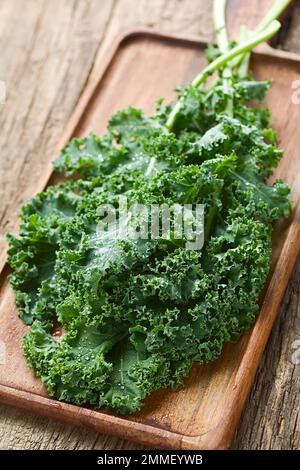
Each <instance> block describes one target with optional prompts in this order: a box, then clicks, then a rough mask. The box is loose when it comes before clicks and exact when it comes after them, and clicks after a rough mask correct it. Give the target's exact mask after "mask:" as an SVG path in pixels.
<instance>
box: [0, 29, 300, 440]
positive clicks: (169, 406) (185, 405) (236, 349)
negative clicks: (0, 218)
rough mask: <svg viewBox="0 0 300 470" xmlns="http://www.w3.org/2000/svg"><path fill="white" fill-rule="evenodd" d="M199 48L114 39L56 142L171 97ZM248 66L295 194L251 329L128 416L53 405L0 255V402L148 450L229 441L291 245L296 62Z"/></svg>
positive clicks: (272, 60) (299, 73)
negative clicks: (260, 88)
mask: <svg viewBox="0 0 300 470" xmlns="http://www.w3.org/2000/svg"><path fill="white" fill-rule="evenodd" d="M204 47H205V45H204V44H202V43H201V42H199V41H197V40H194V39H187V38H179V37H173V36H167V35H162V34H159V33H154V32H151V31H147V30H142V31H132V32H131V33H128V34H127V35H125V36H123V37H122V38H121V39H119V40H118V41H117V42H116V44H115V45H114V46H113V48H112V50H111V53H110V54H109V55H108V57H107V61H106V63H105V64H103V68H102V70H101V71H100V74H99V77H98V79H97V80H96V81H95V83H94V84H92V85H91V86H90V87H89V88H88V89H87V90H86V91H85V93H84V95H83V96H82V99H81V100H80V102H79V104H78V106H77V109H76V111H75V113H74V115H73V117H72V118H71V120H70V122H69V124H68V126H67V129H66V132H65V134H64V136H63V139H62V141H61V142H60V146H62V145H63V144H64V143H66V142H67V141H68V140H69V138H70V137H72V136H74V135H76V136H81V135H84V134H87V133H88V132H90V131H94V132H97V133H103V132H104V131H105V127H106V123H107V120H108V118H109V116H110V115H111V114H112V113H114V112H115V111H117V110H119V109H120V108H123V107H126V106H127V105H129V104H133V105H135V106H137V107H142V108H144V109H145V110H146V112H148V113H151V112H153V110H154V107H155V100H156V98H157V97H159V96H164V97H166V99H167V100H169V99H172V98H174V93H173V92H172V90H173V88H174V85H175V84H182V83H187V82H189V81H190V79H191V78H192V77H193V76H194V75H195V74H196V73H198V72H199V70H200V69H201V68H202V67H203V66H204V63H205V60H204ZM252 69H253V71H254V74H255V76H256V78H258V79H269V78H273V79H274V85H273V87H272V89H271V91H270V92H269V94H268V100H267V101H268V103H267V104H268V106H269V107H270V108H271V109H272V111H273V114H274V126H275V128H276V129H277V131H278V133H279V136H280V142H279V143H280V146H281V147H283V148H284V150H285V158H284V159H283V160H282V162H281V164H280V167H279V168H278V169H277V170H276V173H275V177H279V176H280V177H283V178H284V179H285V180H286V181H287V182H288V183H289V185H290V186H291V187H292V197H293V200H294V210H293V213H292V215H291V217H290V219H289V221H285V222H284V223H278V224H277V225H276V227H275V232H274V257H273V265H272V271H271V274H270V277H269V282H268V286H267V288H266V290H265V294H264V298H263V301H262V305H261V311H260V314H259V317H258V319H257V322H256V324H255V325H254V327H253V329H252V330H251V331H250V332H249V333H248V334H246V335H245V336H244V337H243V338H242V339H241V340H240V341H239V342H238V343H236V344H230V345H226V346H225V347H224V350H223V353H222V356H221V357H220V359H219V360H218V361H216V362H214V363H212V364H209V365H206V366H197V365H196V366H194V367H193V369H192V371H191V373H190V375H189V377H188V378H187V379H186V381H185V385H184V387H182V388H181V389H180V390H178V391H177V392H171V391H169V390H159V391H157V392H155V393H153V394H152V395H151V397H149V398H148V399H147V400H146V401H145V406H144V408H143V410H142V411H141V412H139V413H136V414H134V415H132V416H123V417H118V416H116V415H114V414H113V413H110V412H106V411H105V410H103V411H94V410H91V409H89V408H85V407H77V406H74V405H70V404H66V403H62V402H58V401H56V400H53V399H50V398H49V397H48V396H47V392H46V390H45V389H44V387H43V385H42V384H41V382H40V381H39V380H37V379H36V378H35V377H34V375H33V373H32V372H31V371H30V370H29V369H28V367H27V365H26V362H25V360H24V357H23V352H22V348H21V339H22V336H23V335H24V334H25V332H26V329H27V328H26V326H24V324H23V323H22V321H21V320H19V319H18V317H17V309H16V307H15V303H14V295H13V292H12V290H11V288H10V287H9V285H8V282H7V274H8V272H9V270H8V267H7V266H6V264H5V253H4V254H3V255H2V258H1V260H0V269H1V268H2V272H1V278H0V281H1V284H0V345H1V344H2V349H3V345H4V346H5V349H6V351H5V352H6V354H5V357H4V354H3V351H2V356H1V357H0V401H1V402H2V403H6V404H9V405H14V406H18V407H21V408H25V409H30V410H32V411H36V412H37V413H40V414H43V415H46V416H49V417H53V418H57V419H60V420H63V421H66V422H69V423H72V424H76V425H86V426H89V427H91V428H93V429H96V430H98V431H102V432H106V433H112V434H115V435H117V436H119V437H122V438H126V439H133V440H136V441H138V442H140V443H143V444H147V445H150V446H152V447H154V448H158V447H165V448H177V449H179V448H184V449H199V448H200V449H219V448H228V447H229V445H230V442H231V440H232V437H233V435H234V431H235V428H236V425H237V423H238V420H239V417H240V415H241V412H242V409H243V405H244V403H245V400H246V398H247V395H248V392H249V390H250V387H251V384H252V381H253V378H254V375H255V371H256V369H257V366H258V363H259V360H260V357H261V354H262V352H263V349H264V347H265V344H266V341H267V339H268V336H269V333H270V331H271V327H272V324H273V322H274V320H275V317H276V314H277V311H278V307H279V305H280V302H281V299H282V296H283V294H284V290H285V287H286V285H287V282H288V278H289V276H290V273H291V271H292V268H293V265H294V262H295V260H296V257H297V254H298V251H299V248H300V204H299V203H298V201H299V200H300V158H299V155H298V152H299V148H300V145H299V144H300V134H299V124H300V105H296V104H293V101H292V95H293V93H294V92H295V90H294V89H293V88H292V83H293V82H294V81H295V80H299V79H300V58H299V57H298V56H296V55H294V54H290V53H285V52H282V51H275V50H273V49H271V48H270V47H268V46H265V47H264V48H262V49H261V50H260V52H257V53H255V54H254V55H253V59H252ZM51 175H52V167H51V165H50V164H49V167H48V168H46V169H45V173H44V175H43V177H42V180H41V182H40V185H39V188H38V190H43V189H44V187H45V186H46V185H47V184H48V183H49V182H50V183H51V182H53V181H54V179H53V177H52V176H51ZM1 342H2V343H1Z"/></svg>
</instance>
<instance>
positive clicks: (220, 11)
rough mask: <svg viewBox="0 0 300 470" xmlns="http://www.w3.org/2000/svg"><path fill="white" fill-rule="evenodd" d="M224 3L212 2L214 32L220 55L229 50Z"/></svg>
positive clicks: (221, 1)
mask: <svg viewBox="0 0 300 470" xmlns="http://www.w3.org/2000/svg"><path fill="white" fill-rule="evenodd" d="M226 3H227V0H214V2H213V21H214V28H215V32H216V38H217V43H218V47H219V49H220V51H221V52H222V54H225V52H227V51H228V49H229V40H228V33H227V29H226V20H225V12H226Z"/></svg>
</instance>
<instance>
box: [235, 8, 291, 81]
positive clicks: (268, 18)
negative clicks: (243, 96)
mask: <svg viewBox="0 0 300 470" xmlns="http://www.w3.org/2000/svg"><path fill="white" fill-rule="evenodd" d="M291 2H292V0H276V1H275V3H274V4H273V6H272V8H271V9H270V10H269V11H268V13H267V14H266V15H265V17H264V18H263V19H262V21H261V22H260V23H259V25H258V26H257V28H256V29H255V31H252V32H251V31H249V34H248V37H253V36H254V35H256V34H258V33H261V32H262V31H264V30H265V29H266V28H267V27H268V26H270V24H271V23H272V22H273V21H274V20H276V19H277V18H279V16H280V15H281V13H282V12H283V11H284V10H285V9H286V8H287V7H288V5H289V4H290V3H291ZM246 56H248V57H246V59H245V63H244V64H243V66H242V69H241V70H242V73H243V74H244V75H247V72H248V65H249V58H250V56H249V54H246ZM243 60H244V56H242V57H236V59H235V60H233V62H232V63H231V64H230V65H231V67H232V68H235V67H237V66H239V65H240V64H241V62H243Z"/></svg>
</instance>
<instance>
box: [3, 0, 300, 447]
mask: <svg viewBox="0 0 300 470" xmlns="http://www.w3.org/2000/svg"><path fill="white" fill-rule="evenodd" d="M29 3H30V5H29V6H28V4H29ZM99 6H100V7H101V8H100V7H99ZM209 9H210V1H206V0H201V2H200V7H199V2H198V1H197V2H196V1H194V0H189V1H188V0H184V1H183V0H181V1H176V0H171V1H164V2H163V1H162V0H153V1H151V2H147V1H144V0H139V2H136V1H134V0H133V1H130V0H119V1H109V0H98V1H90V0H88V1H85V2H73V1H72V0H64V1H60V2H59V1H57V0H51V1H48V2H37V1H32V0H30V1H28V0H26V7H25V1H24V0H12V1H10V0H4V1H3V2H2V3H1V5H0V18H1V20H0V45H2V44H5V48H4V56H3V58H2V57H1V61H0V78H1V79H4V80H5V81H6V83H7V88H8V99H7V103H6V105H5V106H3V108H2V109H1V108H0V111H1V114H0V125H1V128H2V129H3V130H4V132H3V131H2V132H1V136H0V140H1V144H2V145H1V148H2V149H4V148H5V152H3V151H2V153H1V163H0V165H1V166H0V169H1V174H0V178H1V184H0V188H1V189H2V190H3V194H1V199H0V200H1V212H0V214H1V216H2V221H3V222H2V224H3V225H2V227H3V230H5V229H6V228H7V227H8V226H12V225H14V222H15V220H16V211H17V209H18V207H19V206H20V204H21V203H22V202H23V200H25V199H26V198H27V197H28V195H29V194H30V193H31V192H32V188H33V187H34V186H35V184H36V182H37V180H38V178H39V174H40V173H41V171H42V168H43V165H44V163H45V161H46V159H47V158H49V155H51V152H53V149H54V147H55V145H56V144H57V141H58V139H59V137H60V135H61V131H62V128H63V127H64V124H65V122H66V120H67V118H68V116H69V115H70V113H71V111H72V109H73V108H74V105H75V104H76V102H77V101H78V98H79V96H80V94H81V92H82V90H83V88H84V85H85V83H86V82H87V81H89V79H93V77H94V74H95V70H96V69H97V68H98V65H99V64H101V62H102V61H103V58H104V56H105V50H106V48H107V47H108V46H109V44H110V42H111V40H112V37H113V36H115V34H116V32H117V31H119V29H123V28H124V27H128V26H133V25H134V26H136V25H146V26H155V27H158V26H159V27H162V28H163V29H164V30H167V31H171V32H172V31H173V32H179V33H184V34H187V33H188V34H198V35H200V36H202V37H205V38H207V39H210V38H211V36H212V33H211V27H210V20H209V18H210V14H209ZM20 10H21V11H22V15H21V16H20V15H19V12H20ZM20 18H21V19H20ZM2 23H3V25H2ZM208 25H209V27H208ZM11 31H14V34H13V35H12V34H11ZM29 32H30V34H29ZM288 40H290V39H289V38H288V39H287V41H288ZM291 47H297V44H296V41H294V42H293V43H292V46H291ZM16 142H17V143H18V144H17V145H16ZM20 148H22V152H21V153H20ZM37 155H38V158H39V159H37ZM16 180H17V183H18V184H15V181H16ZM28 181H29V182H30V184H28ZM2 207H3V209H2ZM298 279H299V277H298ZM291 295H292V297H293V295H294V294H293V292H292V294H291ZM293 298H294V297H293ZM287 307H288V306H286V307H284V314H285V316H286V320H285V323H284V324H285V325H286V324H287V322H288V321H289V318H290V317H289V315H288V309H287ZM294 312H295V308H294ZM287 331H288V333H289V334H290V337H289V338H287V340H286V341H287V342H286V346H285V347H286V350H288V348H290V346H289V345H290V344H291V342H292V341H293V340H294V337H291V336H292V331H290V329H288V330H287ZM295 333H296V332H295V331H294V332H293V334H294V336H296V337H297V334H298V337H299V330H298V333H297V334H295ZM278 334H279V335H280V338H282V330H280V331H279V332H278ZM276 344H277V343H276ZM268 351H270V357H271V358H273V355H274V350H272V349H270V348H268ZM276 357H277V359H276ZM276 360H277V361H278V364H279V365H280V364H281V362H282V361H283V365H282V364H281V368H282V370H283V369H284V370H285V367H284V364H285V362H284V361H286V356H284V357H282V356H280V357H279V356H278V355H277V356H276V355H275V364H276ZM273 364H274V363H273ZM278 367H279V366H278ZM279 369H280V367H279ZM279 372H280V370H279ZM272 374H274V365H273V372H272ZM272 374H271V375H270V370H268V369H267V370H265V369H264V375H263V377H262V379H260V377H261V376H262V374H260V377H259V382H258V383H259V384H261V385H260V388H259V387H258V386H256V388H255V390H256V396H257V394H258V393H259V397H258V399H257V403H258V404H259V406H258V407H256V408H257V409H256V411H255V414H253V410H252V411H251V412H248V411H247V410H248V408H249V407H250V409H251V403H249V406H248V407H247V410H246V411H245V414H244V421H243V423H242V424H241V428H240V432H239V434H238V439H237V440H236V444H235V445H236V446H238V447H240V448H243V447H244V448H246V447H249V448H254V447H257V448H266V447H268V446H270V445H271V444H272V443H273V445H275V446H277V448H278V446H281V447H282V448H289V447H292V446H294V447H296V448H297V446H298V447H299V433H298V434H297V432H298V431H297V429H298V428H297V420H296V421H295V426H296V432H295V433H294V441H292V440H291V437H290V436H289V437H288V432H289V431H291V428H290V426H289V421H290V414H289V413H290V412H289V411H288V410H292V407H293V406H294V404H295V401H294V402H293V401H292V402H290V398H289V390H293V380H292V378H291V375H290V374H291V371H290V372H288V371H286V374H285V376H284V378H283V374H282V373H279V375H278V376H277V375H276V377H278V380H279V385H280V384H282V383H284V384H285V389H286V393H285V395H284V402H283V403H284V405H285V408H284V409H282V408H281V409H280V407H282V403H281V402H280V400H279V398H278V397H280V395H278V394H276V393H274V394H273V395H272V394H271V395H267V396H263V391H264V390H265V389H266V388H267V385H268V384H269V383H270V382H272V380H273V375H272ZM293 374H294V376H296V375H297V368H295V371H294V372H293ZM296 379H297V377H296V378H295V384H296V385H294V386H297V384H298V385H299V382H297V380H296ZM257 391H258V392H257ZM267 400H271V408H272V409H273V410H277V413H275V412H274V413H272V416H271V413H269V411H268V410H269V407H270V401H268V402H267ZM278 400H279V402H278ZM266 404H268V407H266ZM279 410H280V413H281V415H282V416H283V417H285V416H286V417H287V418H286V424H285V425H281V426H280V427H278V419H277V417H278V414H279ZM285 411H286V412H285ZM247 413H248V415H247ZM294 419H295V418H294ZM253 420H254V421H253ZM273 420H274V421H273ZM244 423H245V424H244ZM249 423H251V424H249ZM262 423H263V424H262ZM255 425H256V429H255ZM243 426H244V429H243ZM298 426H299V424H298ZM253 427H254V428H253ZM251 428H252V433H249V429H251ZM259 428H262V429H264V430H266V429H268V430H269V434H268V438H264V439H263V438H261V437H260V434H259V431H258V429H259ZM0 435H1V436H2V437H1V443H0V446H1V447H3V448H107V449H110V448H124V445H125V446H129V447H128V448H137V445H136V444H128V443H126V444H124V442H123V441H120V440H116V439H113V438H107V437H105V436H103V435H99V434H96V433H93V432H90V431H87V430H79V429H74V428H72V427H70V426H65V425H61V424H58V423H55V422H53V421H50V420H47V419H45V418H38V417H36V416H32V415H30V414H29V413H25V412H20V411H17V410H13V409H8V408H5V407H1V417H0ZM265 435H266V433H265V432H264V436H265ZM297 439H298V440H297Z"/></svg>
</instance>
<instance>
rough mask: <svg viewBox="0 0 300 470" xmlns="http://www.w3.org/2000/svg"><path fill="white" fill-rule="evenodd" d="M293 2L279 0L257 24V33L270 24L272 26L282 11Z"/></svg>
mask: <svg viewBox="0 0 300 470" xmlns="http://www.w3.org/2000/svg"><path fill="white" fill-rule="evenodd" d="M291 2H292V0H277V1H276V2H275V3H274V5H273V6H272V7H271V8H270V10H269V11H268V13H267V14H266V16H265V17H264V18H263V19H262V21H261V22H260V23H259V25H258V26H257V28H256V29H255V33H261V32H262V31H264V30H265V29H266V28H267V27H268V26H270V24H271V23H272V22H273V21H274V20H276V19H277V18H279V16H280V15H281V13H282V12H283V11H284V10H285V9H286V8H287V7H288V6H289V4H290V3H291Z"/></svg>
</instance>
